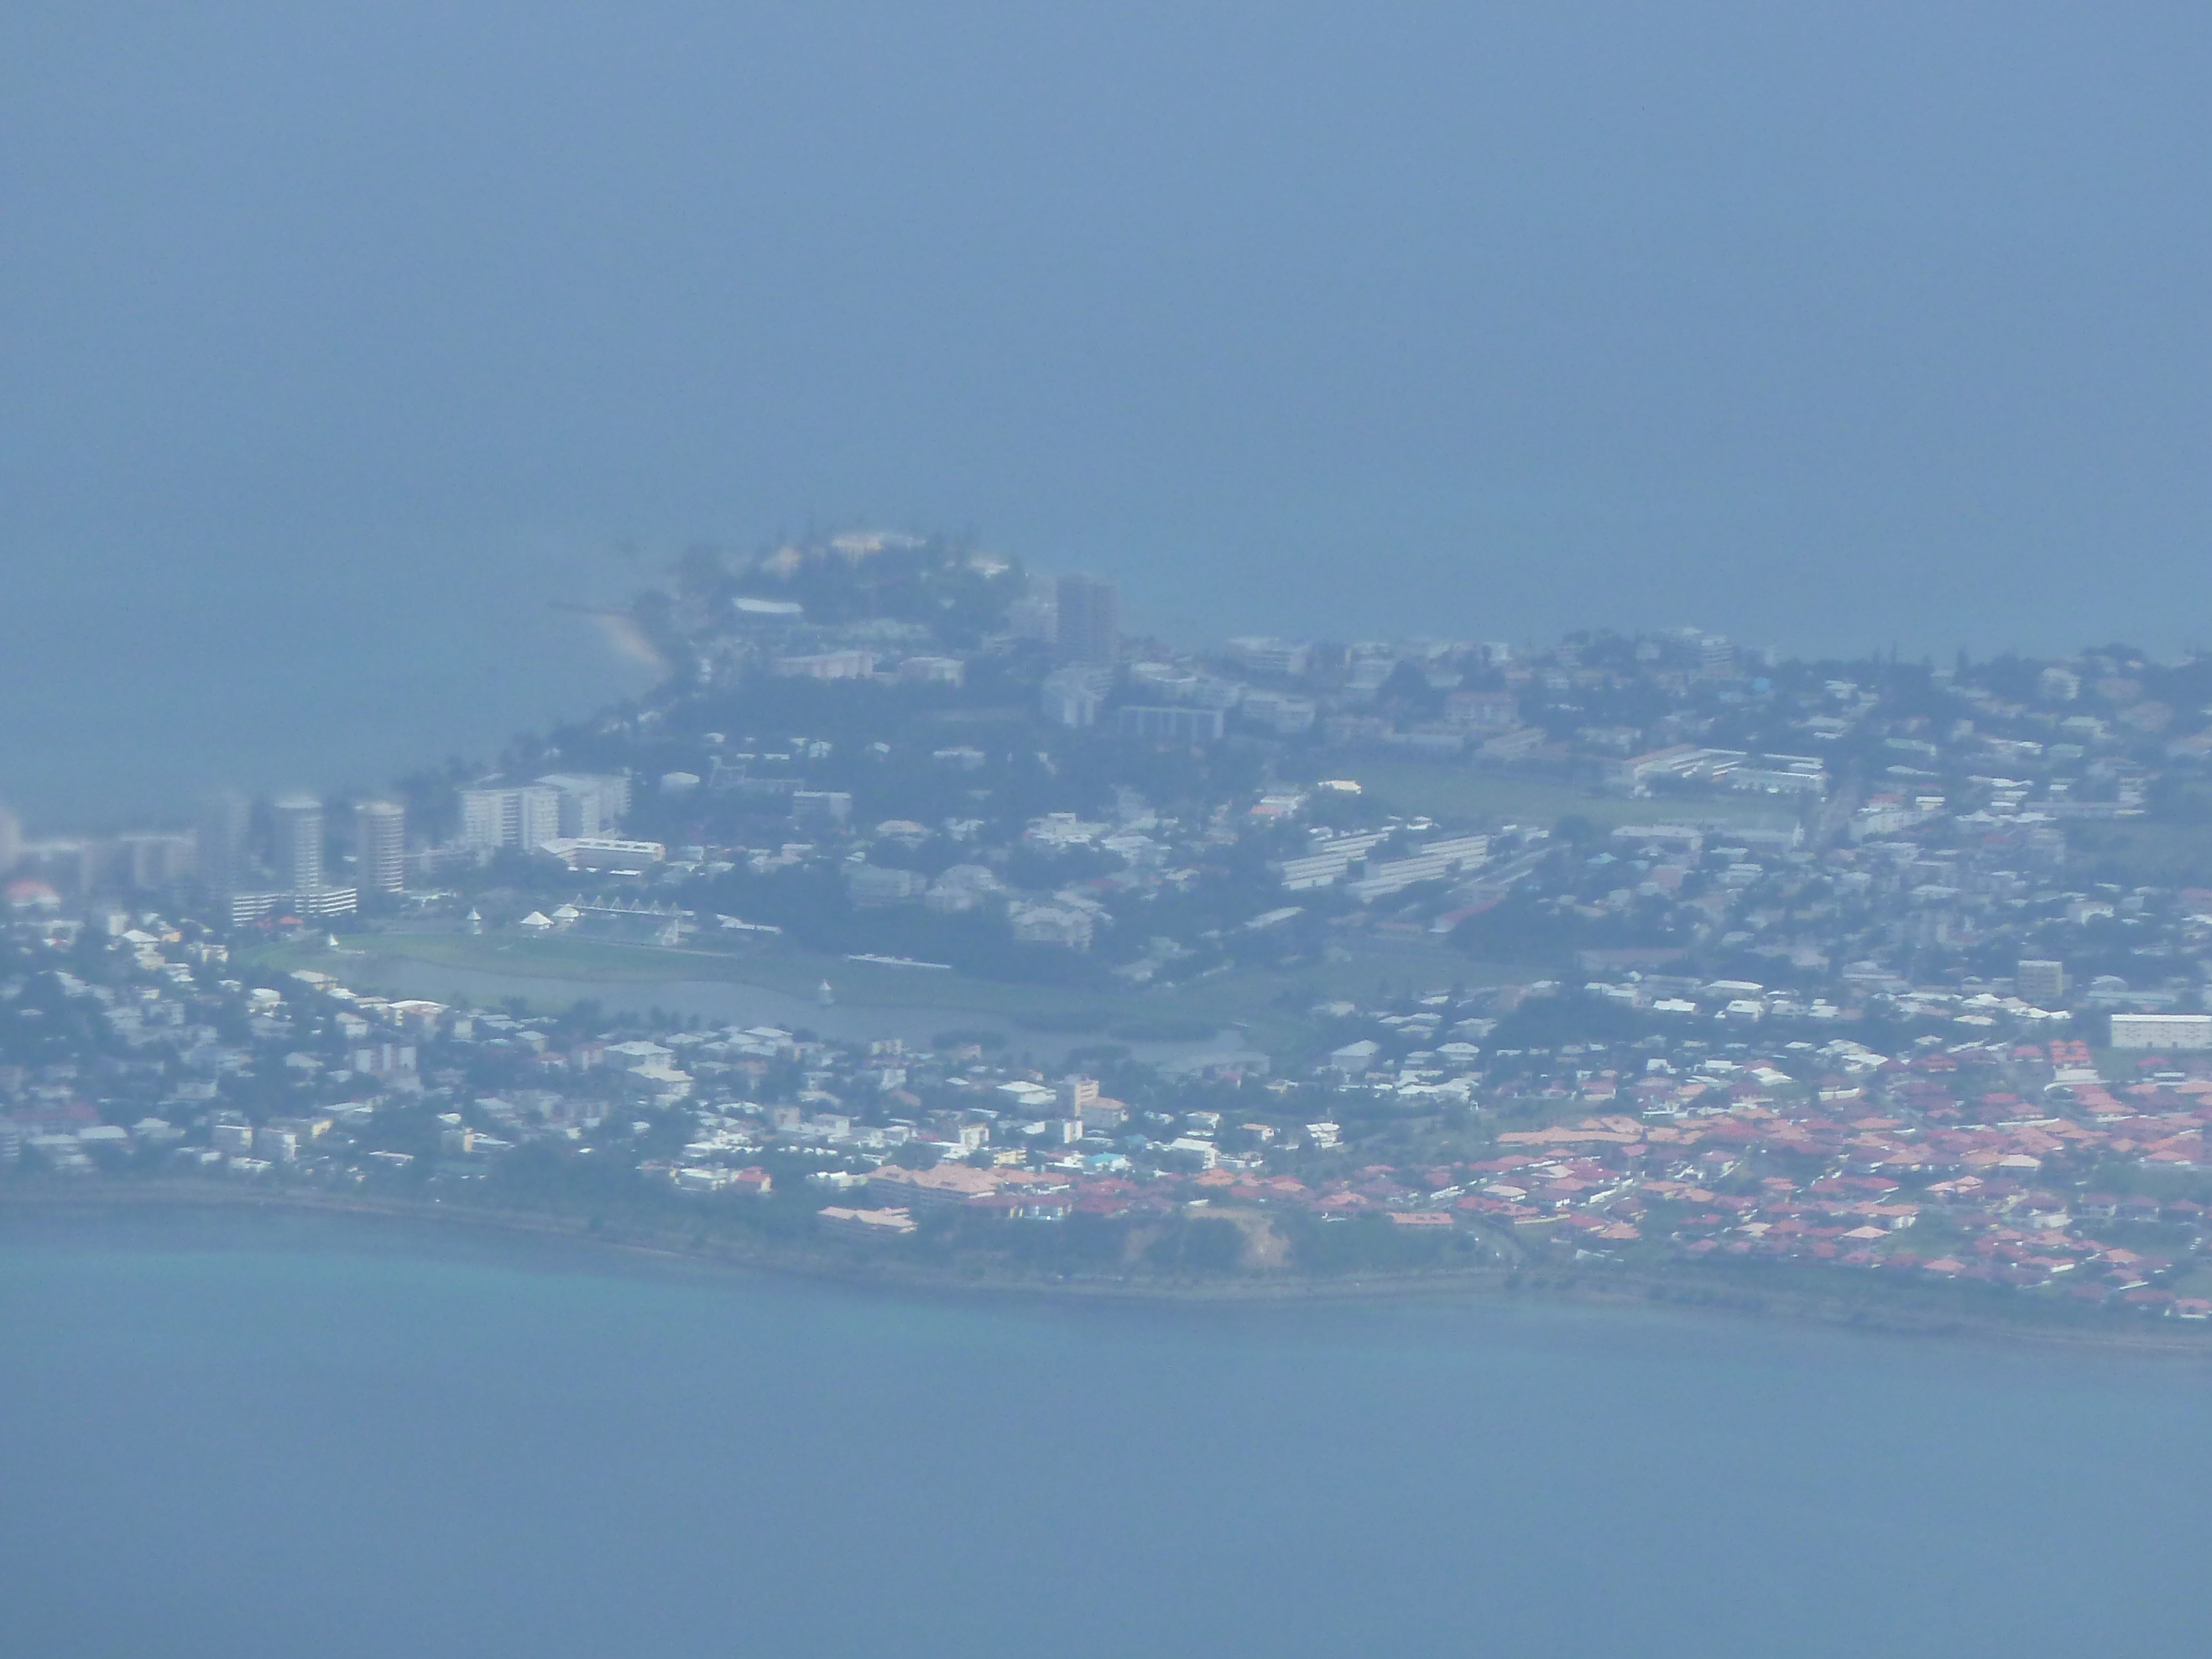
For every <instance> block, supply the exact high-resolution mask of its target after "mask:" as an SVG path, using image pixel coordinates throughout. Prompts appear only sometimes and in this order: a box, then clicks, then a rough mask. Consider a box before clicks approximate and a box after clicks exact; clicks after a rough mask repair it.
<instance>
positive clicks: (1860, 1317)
mask: <svg viewBox="0 0 2212 1659" xmlns="http://www.w3.org/2000/svg"><path fill="white" fill-rule="evenodd" d="M164 1210H168V1211H175V1212H263V1213H290V1214H301V1215H322V1216H333V1217H343V1218H351V1219H356V1220H363V1221H371V1222H386V1223H393V1224H398V1225H428V1226H430V1227H432V1228H437V1229H452V1230H455V1231H463V1232H474V1233H479V1234H490V1235H495V1236H499V1237H507V1238H511V1239H517V1240H520V1239H540V1240H558V1241H560V1242H562V1243H569V1244H581V1245H586V1246H589V1247H592V1249H595V1250H601V1251H605V1253H606V1254H607V1255H610V1256H611V1257H626V1258H629V1259H632V1260H638V1261H651V1262H655V1263H659V1264H661V1265H665V1266H676V1267H686V1268H690V1269H695V1270H702V1271H706V1272H710V1273H712V1272H729V1273H764V1274H773V1275H776V1276H779V1277H784V1278H793V1279H813V1280H816V1281H818V1282H822V1283H827V1284H836V1285H847V1286H850V1287H852V1288H854V1289H859V1290H875V1291H888V1292H892V1293H896V1294H903V1295H922V1296H957V1297H979V1296H981V1297H992V1298H994V1299H1028V1300H1036V1301H1050V1302H1065V1301H1079V1302H1094V1303H1096V1302H1109V1303H1121V1304H1155V1305H1159V1306H1164V1307H1168V1306H1172V1307H1185V1308H1188V1307H1198V1306H1208V1305H1215V1306H1235V1307H1284V1308H1288V1307H1294V1306H1302V1305H1310V1304H1344V1303H1359V1302H1376V1301H1401V1302H1410V1301H1429V1302H1438V1301H1447V1300H1454V1301H1464V1300H1477V1299H1479V1300H1494V1301H1499V1302H1515V1301H1543V1302H1551V1303H1555V1304H1564V1305H1571V1306H1577V1307H1586V1308H1592V1309H1602V1308H1613V1309H1618V1310H1627V1309H1640V1310H1646V1311H1656V1310H1664V1311H1668V1312H1674V1313H1689V1314H1699V1313H1703V1314H1717V1315H1723V1316H1728V1317H1729V1318H1731V1319H1735V1320H1753V1321H1764V1322H1776V1321H1779V1322H1789V1323H1794V1324H1802V1325H1810V1326H1820V1327H1825V1328H1829V1329H1832V1330H1842V1331H1851V1332H1857V1333H1861V1334H1869V1335H1881V1336H1891V1337H1900V1338H1912V1339H1919V1340H1930V1339H1935V1340H1968V1341H1982V1340H1989V1341H1996V1342H1999V1343H2002V1344H2005V1345H2008V1346H2010V1345H2015V1344H2021V1345H2027V1346H2036V1347H2042V1348H2046V1349H2059V1350H2070V1351H2075V1352H2112V1353H2124V1354H2128V1355H2130V1356H2134V1357H2157V1358H2171V1359H2187V1358H2200V1359H2207V1360H2212V1329H2207V1330H2203V1331H2198V1330H2193V1329H2179V1328H2172V1326H2171V1325H2170V1324H2168V1325H2152V1324H2150V1323H2149V1322H2147V1321H2142V1320H2140V1319H2136V1320H2134V1321H2131V1322H2127V1323H2120V1322H2114V1323H2113V1324H2112V1325H2110V1326H2107V1327H2105V1328H2095V1327H2091V1326H2088V1325H2086V1324H2083V1325H2069V1324H2065V1323H2062V1322H2058V1321H2056V1320H2052V1319H2050V1318H2047V1317H2039V1316H2037V1315H2036V1313H2035V1312H2034V1311H2033V1310H2029V1311H2027V1312H2024V1313H2023V1314H2021V1315H2020V1316H2007V1315H2004V1314H2000V1313H1996V1312H1991V1311H1988V1310H1969V1311H1960V1310H1955V1309H1951V1308H1944V1307H1940V1306H1936V1305H1931V1304H1929V1301H1928V1300H1927V1298H1926V1297H1925V1296H1924V1295H1923V1296H1921V1297H1919V1298H1918V1299H1917V1305H1916V1303H1915V1301H1914V1300H1911V1299H1908V1298H1911V1297H1912V1296H1913V1292H1912V1291H1906V1290H1903V1289H1900V1290H1899V1291H1894V1292H1892V1293H1891V1297H1890V1299H1889V1300H1888V1301H1887V1302H1886V1303H1884V1304H1881V1305H1876V1306H1869V1305H1868V1304H1866V1303H1865V1302H1863V1301H1860V1300H1857V1299H1853V1298H1850V1297H1838V1296H1827V1295H1823V1294H1821V1293H1820V1292H1819V1291H1811V1290H1808V1289H1806V1288H1804V1287H1802V1286H1800V1285H1756V1284H1753V1283H1745V1282H1741V1281H1736V1280H1729V1279H1721V1278H1719V1277H1717V1276H1715V1277H1711V1278H1706V1279H1695V1278H1692V1277H1689V1276H1687V1275H1663V1274H1651V1273H1632V1272H1628V1271H1625V1270H1620V1269H1613V1268H1608V1269H1604V1270H1594V1269H1591V1268H1589V1267H1577V1268H1569V1269H1558V1270H1554V1271H1553V1272H1549V1273H1536V1274H1529V1273H1522V1272H1501V1271H1497V1270H1491V1269H1480V1268H1462V1269H1458V1270H1455V1271H1448V1272H1430V1273H1395V1274H1376V1273H1370V1274H1363V1275H1359V1276H1356V1277H1354V1276H1347V1277H1345V1278H1341V1279H1336V1278H1321V1277H1316V1276H1313V1275H1302V1274H1295V1273H1283V1274H1280V1275H1279V1276H1273V1277H1261V1276H1258V1275H1245V1276H1242V1277H1238V1278H1234V1279H1230V1278H1224V1279H1137V1278H1127V1279H1107V1278H1097V1279H1077V1278H1064V1279H1053V1278H1047V1277H1044V1276H1042V1275H1036V1274H1024V1273H1006V1272H1004V1271H999V1272H981V1273H977V1272H969V1271H963V1269H962V1267H960V1266H959V1265H958V1264H951V1265H945V1266H939V1265H937V1264H934V1263H923V1262H915V1261H900V1260H898V1259H897V1258H896V1257H895V1256H891V1255H888V1254H887V1253H884V1252H883V1251H882V1250H880V1249H878V1250H877V1251H875V1252H873V1253H872V1254H870V1255H854V1256H850V1257H846V1258H842V1259H840V1258H836V1257H831V1256H829V1255H822V1254H818V1253H807V1252H799V1251H781V1250H776V1249H747V1248H744V1247H743V1246H739V1245H734V1244H732V1243H729V1242H728V1241H726V1240H724V1241H718V1242H717V1243H714V1244H711V1245H704V1246H702V1244H701V1243H699V1242H698V1241H696V1240H692V1239H685V1238H680V1237H674V1236H672V1235H671V1234H668V1233H653V1232H647V1231H629V1232H624V1231H611V1230H608V1229H606V1228H604V1227H599V1228H595V1227H594V1226H593V1225H592V1224H590V1223H588V1222H586V1221H583V1220H580V1219H579V1220H573V1221H572V1220H569V1219H568V1218H563V1217H561V1216H558V1215H553V1214H548V1213H545V1212H531V1211H520V1210H502V1209H494V1208H491V1207H489V1206H483V1207H479V1206H472V1205H466V1204H446V1203H443V1202H441V1201H436V1200H432V1201H428V1202H423V1201H410V1200H393V1199H390V1198H386V1197H376V1196H368V1195H358V1194H325V1193H315V1192H311V1191H296V1192H295V1191H253V1190H241V1189H237V1188H220V1187H212V1186H202V1185H200V1184H198V1183H192V1182H161V1183H149V1184H148V1185H144V1186H131V1187H105V1188H101V1189H100V1190H82V1189H81V1190H76V1191H71V1190H68V1189H65V1188H30V1189H25V1188H21V1187H14V1186H10V1187H9V1188H0V1217H4V1216H8V1215H10V1214H12V1215H15V1216H31V1217H53V1218H87V1217H95V1216H98V1215H100V1214H103V1213H109V1212H116V1211H134V1212H161V1211H164ZM0 1244H4V1237H0Z"/></svg>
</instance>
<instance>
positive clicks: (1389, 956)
mask: <svg viewBox="0 0 2212 1659" xmlns="http://www.w3.org/2000/svg"><path fill="white" fill-rule="evenodd" d="M1344 943H1345V946H1346V949H1347V951H1349V952H1350V959H1349V960H1346V961H1342V962H1328V963H1313V964H1310V965H1304V966H1300V967H1296V968H1289V969H1240V970H1238V971H1236V972H1232V973H1226V974H1221V975H1216V976H1214V977H1212V978H1210V979H1201V980H1199V981H1195V982H1194V983H1190V984H1186V985H1177V986H1173V987H1163V988H1162V989H1160V990H1158V991H1146V990H1139V991H1115V992H1093V991H1081V990H1061V989H1056V988H1054V987H1046V986H1037V985H1030V984H1018V983H1010V982H1006V981H996V980H984V979H975V978H972V977H970V976H969V975H963V974H955V973H941V972H935V971H932V970H928V969H912V968H889V967H884V966H880V965H878V964H874V963H862V962H848V961H846V960H845V959H844V958H842V957H831V956H823V955H820V954H818V953H817V952H813V951H803V950H799V949H798V948H797V947H795V946H793V945H787V944H783V943H781V942H777V943H775V944H771V945H767V946H765V947H763V948H762V949H760V950H758V951H754V952H750V953H748V954H745V955H742V956H738V955H731V954H726V953H723V952H720V951H679V950H667V949H664V948H661V947H658V946H654V945H619V944H612V943H609V942H606V941H603V940H598V939H532V938H526V937H519V936H515V935H512V934H500V933H486V934H481V935H470V934H465V933H375V934H369V935H364V936H361V937H359V938H357V939H355V940H353V941H351V942H350V944H349V948H350V949H354V950H358V951H362V953H363V954H362V956H361V957H357V958H356V957H345V958H340V959H337V960H336V961H334V960H333V959H332V957H331V955H330V953H329V952H328V951H326V950H325V949H324V948H323V947H322V946H320V945H309V944H305V943H302V944H299V945H273V946H270V947H267V948H265V949H263V950H260V951H254V952H252V953H250V954H249V955H248V956H246V957H245V958H244V959H245V960H247V961H250V962H252V963H254V964H255V965H257V966H259V967H263V968H266V969H270V970H272V971H276V972H283V971H287V970H289V969H294V968H314V969H320V970H321V971H324V972H326V973H328V972H337V973H338V974H339V975H340V976H341V977H351V978H352V979H353V980H354V981H355V982H356V983H357V984H358V985H359V986H360V987H363V988H368V987H374V986H375V985H377V984H378V983H379V975H378V974H377V972H376V964H377V963H378V962H379V961H380V960H384V961H404V962H418V963H431V964H434V965H436V966H440V967H447V968H456V969H467V970H471V971H474V972H479V973H485V974H497V975H502V976H507V977H511V978H513V979H517V980H525V981H542V982H543V983H544V987H545V989H544V993H543V994H538V995H533V994H526V995H525V998H524V1000H526V1001H527V1002H529V1003H530V1004H531V1006H533V1007H538V1008H553V1007H559V1006H565V1005H566V1004H567V1003H568V1002H569V1001H571V1000H574V997H575V995H576V994H578V992H579V991H580V989H581V988H582V987H587V986H589V985H592V984H594V983H597V984H617V985H636V986H647V985H666V984H671V983H675V982H677V981H687V980H688V981H728V982H732V983H736V984H742V985H756V986H760V987H764V988H766V989H769V990H773V991H780V992H783V993H785V994H787V995H791V996H794V997H800V998H807V997H811V996H812V995H813V994H814V990H815V987H817V985H819V984H820V983H821V981H823V980H824V979H827V980H828V981H830V983H831V984H832V985H834V986H835V987H836V993H837V1000H838V1003H839V1005H840V1006H844V1007H857V1008H884V1009H902V1008H931V1009H941V1010H943V1011H945V1014H946V1015H947V1023H948V1024H951V1023H957V1020H956V1018H955V1017H957V1015H959V1014H962V1013H970V1014H974V1015H976V1016H979V1017H986V1018H990V1017H995V1018H999V1019H1003V1020H1010V1021H1013V1022H1016V1023H1018V1024H1021V1023H1034V1024H1037V1025H1038V1026H1040V1027H1041V1028H1045V1029H1063V1030H1065V1029H1078V1028H1080V1027H1083V1026H1086V1025H1087V1026H1092V1027H1095V1028H1097V1029H1099V1030H1102V1032H1103V1033H1105V1034H1106V1035H1108V1036H1111V1035H1112V1033H1113V1030H1114V1029H1115V1028H1117V1027H1119V1028H1124V1029H1125V1030H1127V1031H1128V1032H1130V1033H1132V1034H1141V1033H1142V1032H1144V1031H1145V1030H1146V1028H1147V1027H1157V1026H1159V1025H1161V1024H1170V1023H1171V1024H1175V1025H1177V1026H1188V1025H1190V1024H1193V1023H1198V1024H1206V1025H1211V1026H1213V1027H1214V1028H1216V1030H1217V1032H1218V1035H1219V1036H1220V1039H1221V1040H1222V1041H1223V1042H1225V1043H1226V1042H1230V1041H1231V1040H1234V1039H1235V1037H1236V1035H1237V1034H1236V1033H1235V1032H1234V1031H1233V1030H1230V1029H1229V1028H1231V1027H1232V1026H1242V1027H1243V1028H1244V1034H1245V1040H1247V1041H1249V1042H1251V1043H1252V1044H1254V1045H1255V1046H1256V1047H1259V1048H1263V1049H1265V1050H1267V1052H1268V1053H1270V1054H1277V1055H1284V1056H1289V1055H1296V1054H1302V1053H1304V1050H1305V1048H1307V1047H1308V1046H1309V1044H1310V1022H1309V1021H1308V1020H1307V1018H1306V1010H1307V1009H1309V1008H1310V1007H1311V1006H1312V1005H1313V1004H1314V1003H1316V1002H1318V1001H1326V1000H1331V999H1334V998H1339V997H1342V998H1348V999H1351V1000H1356V1001H1360V1002H1368V1003H1371V1002H1372V1001H1374V1000H1376V996H1377V995H1378V994H1379V993H1380V992H1381V991H1382V990H1383V987H1385V986H1387V987H1389V990H1390V991H1391V992H1393V993H1396V992H1402V991H1406V990H1408V989H1413V990H1419V991H1430V990H1442V989H1443V988H1445V987H1449V986H1451V985H1453V984H1463V985H1482V984H1495V983H1497V982H1498V981H1501V980H1504V979H1506V978H1509V977H1511V976H1512V975H1511V973H1510V970H1508V969H1504V968H1500V967H1498V966H1494V965H1489V964H1485V963H1476V962H1472V961H1469V960H1468V958H1467V957H1462V956H1461V955H1459V954H1458V953H1457V952H1455V951H1452V950H1450V949H1449V947H1448V946H1446V945H1443V943H1442V941H1440V940H1437V939H1430V938H1426V937H1421V938H1414V937H1400V936H1391V935H1381V936H1367V935H1362V934H1358V933H1354V934H1352V935H1351V936H1349V937H1348V938H1347V939H1346V940H1345V942H1344ZM565 987H576V988H574V989H567V988H565Z"/></svg>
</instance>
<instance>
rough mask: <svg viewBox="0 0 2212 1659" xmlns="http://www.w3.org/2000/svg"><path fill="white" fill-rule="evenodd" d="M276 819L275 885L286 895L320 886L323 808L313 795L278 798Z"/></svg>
mask: <svg viewBox="0 0 2212 1659" xmlns="http://www.w3.org/2000/svg"><path fill="white" fill-rule="evenodd" d="M273 811H274V812H275V814H276V884H277V885H278V886H280V887H282V888H283V890H285V891H286V892H288V893H315V892H320V891H321V890H322V885H323V804H322V802H321V801H319V800H318V799H315V797H313V795H282V796H279V797H278V798H277V799H276V802H275V803H274V804H273Z"/></svg>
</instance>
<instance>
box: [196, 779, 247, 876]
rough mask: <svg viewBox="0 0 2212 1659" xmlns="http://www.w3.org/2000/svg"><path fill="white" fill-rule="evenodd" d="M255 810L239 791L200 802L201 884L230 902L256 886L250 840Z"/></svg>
mask: <svg viewBox="0 0 2212 1659" xmlns="http://www.w3.org/2000/svg"><path fill="white" fill-rule="evenodd" d="M252 823H253V808H252V803H250V802H249V801H248V800H247V799H246V797H245V796H243V795H241V794H240V793H238V791H236V790H235V789H218V790H216V792H215V793H212V794H210V795H209V796H207V797H206V798H205V799H203V800H202V801H201V802H200V822H199V867H200V880H201V881H202V882H204V884H206V886H207V890H208V891H209V892H210V893H212V894H214V895H215V896H216V897H217V898H224V899H227V898H228V897H229V896H230V895H232V894H233V893H236V892H240V891H243V890H245V889H246V888H248V887H250V886H252V880H251V878H250V876H251V872H250V868H249V863H248V854H247V846H246V838H247V836H248V834H249V832H250V830H251V829H252Z"/></svg>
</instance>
